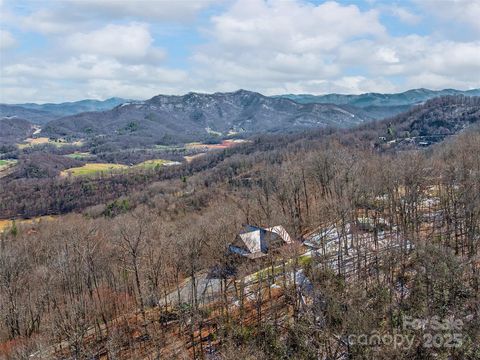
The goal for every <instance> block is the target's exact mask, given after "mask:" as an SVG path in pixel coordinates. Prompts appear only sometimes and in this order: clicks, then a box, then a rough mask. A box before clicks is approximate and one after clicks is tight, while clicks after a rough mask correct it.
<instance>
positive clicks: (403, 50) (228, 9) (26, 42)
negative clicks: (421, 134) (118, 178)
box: [0, 0, 480, 103]
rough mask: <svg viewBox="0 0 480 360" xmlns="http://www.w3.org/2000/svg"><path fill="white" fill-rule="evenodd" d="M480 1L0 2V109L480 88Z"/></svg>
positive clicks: (178, 0)
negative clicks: (195, 96) (241, 93)
mask: <svg viewBox="0 0 480 360" xmlns="http://www.w3.org/2000/svg"><path fill="white" fill-rule="evenodd" d="M478 19H480V0H402V1H395V0H383V1H381V0H364V1H360V0H358V1H313V0H312V1H308V0H276V1H273V0H267V1H265V0H199V1H190V0H136V1H134V0H30V1H24V0H0V102H1V103H23V102H38V103H43V102H64V101H75V100H80V99H86V98H90V99H101V100H102V99H106V98H110V97H123V98H128V99H148V98H150V97H152V96H154V95H158V94H185V93H188V92H190V91H196V92H208V93H212V92H217V91H222V92H223V91H235V90H238V89H247V90H252V91H258V92H260V93H263V94H266V95H276V94H285V93H296V94H300V93H310V94H325V93H334V92H335V93H346V94H358V93H365V92H388V93H391V92H401V91H405V90H408V89H412V88H429V89H444V88H456V89H462V90H466V89H472V88H479V87H480V21H479V20H478Z"/></svg>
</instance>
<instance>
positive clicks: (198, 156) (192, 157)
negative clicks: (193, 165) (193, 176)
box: [183, 153, 206, 163]
mask: <svg viewBox="0 0 480 360" xmlns="http://www.w3.org/2000/svg"><path fill="white" fill-rule="evenodd" d="M205 155H206V153H200V154H195V155H187V156H184V157H183V158H184V159H185V161H186V162H187V163H190V162H192V161H193V160H195V159H198V158H200V157H202V156H205Z"/></svg>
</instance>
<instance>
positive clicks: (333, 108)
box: [0, 89, 480, 145]
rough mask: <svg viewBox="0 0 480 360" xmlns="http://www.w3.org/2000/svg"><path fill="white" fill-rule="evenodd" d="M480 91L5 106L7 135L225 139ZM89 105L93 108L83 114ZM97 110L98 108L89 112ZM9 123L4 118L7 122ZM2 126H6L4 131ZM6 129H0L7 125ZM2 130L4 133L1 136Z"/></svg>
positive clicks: (346, 120)
mask: <svg viewBox="0 0 480 360" xmlns="http://www.w3.org/2000/svg"><path fill="white" fill-rule="evenodd" d="M445 95H463V96H476V95H480V89H475V90H469V91H460V90H453V89H446V90H441V91H433V90H427V89H416V90H409V91H406V92H404V93H398V94H379V93H368V94H362V95H340V94H329V95H321V96H315V95H282V96H264V95H262V94H259V93H256V92H251V91H247V90H238V91H235V92H227V93H214V94H203V93H194V92H191V93H188V94H186V95H183V96H174V95H157V96H154V97H153V98H151V99H149V100H146V101H135V100H133V101H132V100H127V99H121V98H111V99H108V100H105V101H98V100H82V101H78V102H71V103H62V104H43V105H38V104H18V105H5V104H0V118H3V119H9V120H10V121H9V122H8V126H9V130H8V132H9V133H10V137H12V136H13V135H12V134H13V133H14V130H15V129H14V128H15V122H14V121H12V119H15V118H18V119H22V122H19V123H18V125H19V129H18V134H19V135H21V134H24V133H25V131H26V130H25V129H26V124H25V121H29V122H31V123H33V124H40V125H41V127H42V133H41V134H42V135H41V136H49V137H52V138H61V137H62V138H63V137H66V138H71V139H75V138H76V139H78V138H82V139H102V138H103V139H107V140H102V141H103V142H105V141H108V142H113V143H119V144H126V143H128V144H134V145H151V144H172V143H185V142H190V141H215V140H216V139H219V138H222V137H228V136H248V135H251V134H255V133H266V132H268V133H275V132H292V131H298V130H302V129H309V128H317V127H341V128H348V127H352V126H355V125H358V124H363V123H368V122H370V121H373V120H377V119H383V118H387V117H392V116H395V115H397V114H400V113H403V112H405V111H408V110H409V109H411V108H412V107H414V106H415V105H419V104H422V103H424V102H425V101H427V100H428V99H432V98H435V97H439V96H445ZM85 110H88V111H85ZM89 110H93V111H89ZM5 124H7V122H5V121H4V122H2V123H1V124H0V125H1V127H5V126H6V125H5ZM0 130H2V129H0ZM2 132H3V130H2ZM0 135H1V134H0Z"/></svg>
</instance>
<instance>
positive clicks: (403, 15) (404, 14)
mask: <svg viewBox="0 0 480 360" xmlns="http://www.w3.org/2000/svg"><path fill="white" fill-rule="evenodd" d="M384 9H385V11H386V12H387V13H389V14H391V15H393V16H395V17H397V18H398V19H400V21H402V22H404V23H405V24H409V25H416V24H418V23H419V22H420V21H421V20H422V17H421V16H420V15H418V14H414V13H413V12H411V11H410V10H408V9H406V8H404V7H401V6H398V5H388V6H386V7H385V8H384Z"/></svg>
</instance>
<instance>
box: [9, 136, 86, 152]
mask: <svg viewBox="0 0 480 360" xmlns="http://www.w3.org/2000/svg"><path fill="white" fill-rule="evenodd" d="M45 144H50V145H54V146H57V147H61V146H66V145H74V146H81V145H83V142H82V141H80V140H79V141H75V142H68V141H65V140H61V139H60V140H51V139H49V138H47V137H38V138H28V139H26V140H25V141H24V142H23V143H21V144H17V146H18V148H19V149H25V148H27V147H32V146H37V145H45Z"/></svg>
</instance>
